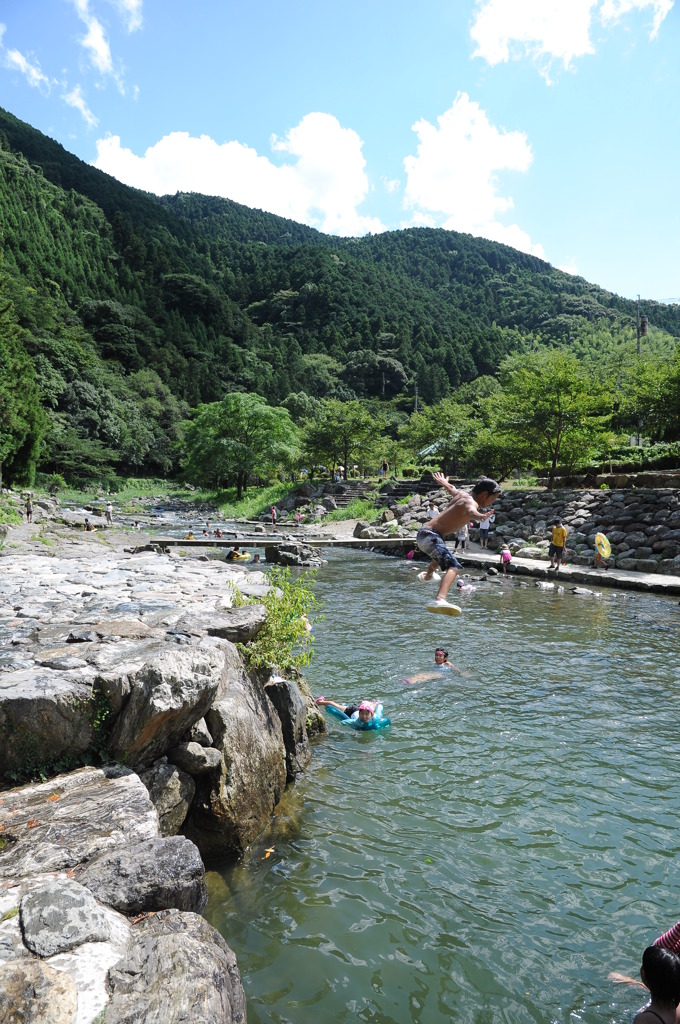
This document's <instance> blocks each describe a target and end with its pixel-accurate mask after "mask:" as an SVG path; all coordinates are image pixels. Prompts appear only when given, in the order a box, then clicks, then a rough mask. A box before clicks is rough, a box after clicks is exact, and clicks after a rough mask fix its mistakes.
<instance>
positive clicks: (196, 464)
mask: <svg viewBox="0 0 680 1024" xmlns="http://www.w3.org/2000/svg"><path fill="white" fill-rule="evenodd" d="M195 413H196V416H195V419H194V420H193V421H192V422H191V423H190V424H189V425H188V427H187V428H186V431H185V437H184V451H185V455H184V459H183V468H184V472H185V475H186V476H188V477H190V478H191V479H192V480H194V481H196V482H197V483H201V484H206V485H208V486H215V487H219V486H223V485H225V484H234V483H235V484H236V497H237V500H240V499H241V497H242V494H243V491H244V490H246V489H247V486H248V482H249V480H250V479H251V477H252V476H253V475H254V474H255V473H257V474H259V475H260V476H266V475H267V474H269V473H271V472H272V471H273V470H275V469H276V468H277V467H278V466H280V465H282V464H283V465H290V464H292V462H293V461H294V460H295V459H296V458H297V457H298V455H299V434H298V430H297V428H296V426H295V424H294V423H293V421H292V420H291V418H290V413H289V412H288V410H287V409H283V408H278V409H274V408H272V407H271V406H270V405H268V404H267V402H266V401H265V400H264V398H261V397H260V396H259V395H245V394H241V393H234V394H230V395H226V396H225V397H224V398H223V399H222V401H221V402H211V403H210V404H209V405H202V406H199V407H198V409H197V410H195Z"/></svg>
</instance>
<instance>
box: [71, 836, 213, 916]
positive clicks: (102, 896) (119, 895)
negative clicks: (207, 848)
mask: <svg viewBox="0 0 680 1024" xmlns="http://www.w3.org/2000/svg"><path fill="white" fill-rule="evenodd" d="M78 880H79V881H80V883H81V885H85V886H87V888H88V889H89V890H90V891H91V892H92V893H94V895H95V896H96V897H97V899H98V900H100V901H101V902H102V903H106V904H108V905H109V906H111V907H114V908H115V909H116V910H119V911H120V912H121V913H123V914H140V913H143V912H145V911H151V910H164V909H167V908H169V907H174V908H175V909H177V910H192V911H196V912H197V913H200V912H201V911H202V910H203V908H204V907H205V905H206V903H207V902H208V891H207V889H206V885H205V869H204V867H203V862H202V861H201V858H200V855H199V852H198V850H197V849H196V847H195V846H194V844H193V843H192V842H191V841H190V840H189V839H186V838H185V836H166V837H164V838H162V839H149V840H147V841H146V842H144V843H139V844H137V845H134V846H132V845H130V844H128V845H125V846H121V847H119V848H118V849H116V850H111V851H110V852H108V853H103V854H101V855H100V856H99V857H95V858H94V860H91V861H90V862H89V863H88V865H87V867H86V868H85V869H84V871H82V873H81V874H80V876H79V879H78Z"/></svg>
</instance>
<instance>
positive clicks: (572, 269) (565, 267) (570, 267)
mask: <svg viewBox="0 0 680 1024" xmlns="http://www.w3.org/2000/svg"><path fill="white" fill-rule="evenodd" d="M557 269H558V270H561V271H563V272H564V273H565V274H573V275H574V276H575V277H579V276H580V275H579V272H578V267H577V266H576V264H575V263H558V265H557Z"/></svg>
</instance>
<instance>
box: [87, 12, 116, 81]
mask: <svg viewBox="0 0 680 1024" xmlns="http://www.w3.org/2000/svg"><path fill="white" fill-rule="evenodd" d="M83 21H84V22H85V25H86V26H87V33H86V34H85V35H84V36H83V37H82V39H80V40H79V42H80V44H81V45H82V46H83V47H84V48H85V49H86V50H87V51H88V53H89V55H90V60H91V62H92V64H93V66H94V67H95V68H96V69H97V71H100V72H101V73H102V74H103V75H110V74H112V72H113V58H112V56H111V47H110V46H109V42H108V40H107V38H106V36H105V35H104V28H103V26H102V24H101V22H100V21H98V19H97V18H95V17H93V16H92V15H87V16H85V17H83Z"/></svg>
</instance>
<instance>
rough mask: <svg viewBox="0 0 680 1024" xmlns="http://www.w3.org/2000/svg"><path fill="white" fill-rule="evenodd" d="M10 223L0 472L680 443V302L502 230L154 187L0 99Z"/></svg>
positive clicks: (515, 464)
mask: <svg viewBox="0 0 680 1024" xmlns="http://www.w3.org/2000/svg"><path fill="white" fill-rule="evenodd" d="M0 229H1V235H0V474H1V477H0V479H1V480H2V482H4V483H5V485H11V486H31V485H32V484H33V482H34V481H35V480H36V474H38V477H37V479H38V482H40V481H41V480H46V479H53V480H62V479H63V480H65V481H68V482H69V483H72V484H79V485H85V484H87V485H89V484H99V485H102V486H105V487H107V488H108V487H115V484H116V481H117V480H119V479H121V478H123V477H126V478H128V477H136V476H145V477H148V476H160V477H165V478H177V479H180V478H182V477H184V478H185V479H187V480H190V481H191V482H194V483H200V484H203V485H205V486H209V487H224V486H235V487H236V488H237V489H238V492H239V494H240V493H241V492H242V490H243V489H245V488H246V487H247V486H248V485H249V484H251V483H253V482H258V481H262V480H267V479H270V478H273V477H282V478H284V477H287V476H292V477H293V478H295V475H296V474H298V473H299V472H300V470H301V468H303V467H304V468H305V469H306V470H308V471H311V472H314V471H315V467H320V466H324V467H327V468H329V469H334V468H335V467H336V466H342V467H343V470H342V471H343V472H348V471H349V470H350V469H351V468H352V467H354V466H357V467H358V471H359V472H363V471H370V472H373V473H375V472H376V471H377V467H378V465H379V464H382V462H384V461H387V462H389V464H390V466H391V467H392V468H394V469H398V468H401V469H402V470H407V471H409V472H417V471H418V470H419V469H420V468H422V467H424V466H428V465H432V466H434V465H436V466H438V467H444V468H445V469H446V470H447V471H453V472H458V473H464V474H466V475H475V474H479V473H482V472H484V473H487V474H490V475H496V476H498V477H499V478H502V477H504V476H506V475H507V474H509V473H510V472H512V471H513V470H520V471H524V470H527V469H530V468H531V467H535V466H547V467H549V468H550V469H551V470H552V471H553V472H554V471H556V469H557V467H558V466H566V467H568V468H569V467H571V468H574V467H577V466H580V467H585V466H588V465H597V464H598V463H602V462H605V461H607V460H611V459H618V460H625V461H628V462H630V461H633V462H636V463H638V464H644V463H645V462H646V461H649V460H650V459H652V458H654V457H656V458H659V457H665V458H666V459H671V460H673V459H676V458H677V457H678V454H679V452H680V448H679V445H678V442H680V357H679V354H678V346H677V339H678V337H680V306H678V305H675V304H672V305H668V304H662V303H658V302H655V301H653V300H651V299H643V300H642V302H641V303H640V304H639V305H638V304H636V303H635V302H632V301H630V300H627V299H624V298H621V297H620V296H617V295H614V294H612V293H611V292H608V291H606V290H604V289H602V288H599V287H598V286H597V285H594V284H589V283H588V282H587V281H585V280H584V279H583V278H580V277H575V276H573V275H569V274H566V273H563V272H561V271H559V270H556V269H554V268H553V267H551V266H550V265H549V264H548V263H545V262H543V261H542V260H539V259H537V258H536V257H533V256H528V255H526V254H524V253H520V252H517V251H515V250H513V249H511V248H509V247H507V246H504V245H501V244H498V243H494V242H490V241H486V240H485V239H482V238H476V237H473V236H471V235H466V234H459V233H456V232H453V231H444V230H440V229H426V228H413V229H408V230H400V231H392V232H386V233H384V234H380V235H369V236H367V237H363V238H338V237H334V236H328V235H323V234H321V233H319V232H318V231H315V230H313V229H311V228H307V227H305V226H304V225H301V224H297V223H295V222H293V221H289V220H285V219H283V218H281V217H277V216H274V215H272V214H268V213H264V212H262V211H259V210H252V209H248V208H247V207H244V206H240V205H238V204H236V203H234V202H231V201H229V200H225V199H218V198H214V197H209V196H203V195H196V194H177V195H174V196H164V197H162V198H158V197H156V196H153V195H149V194H147V193H144V192H141V191H138V190H135V189H132V188H129V187H127V186H125V185H122V184H120V183H119V182H117V181H116V180H115V179H113V178H111V177H110V176H108V175H106V174H104V173H102V172H101V171H98V170H96V169H95V168H93V167H90V166H89V165H87V164H85V163H83V162H82V161H80V160H78V159H77V158H76V157H74V156H72V155H71V154H69V153H68V152H67V151H66V150H65V149H63V148H62V147H61V146H60V145H59V144H58V143H56V142H54V141H53V140H51V139H49V138H47V137H46V136H44V135H42V134H41V133H39V132H38V131H36V130H35V129H33V128H31V126H30V125H27V124H25V123H23V122H21V121H19V120H17V119H16V118H15V117H13V116H12V115H11V114H10V113H9V112H7V111H4V110H1V109H0ZM645 318H646V319H645ZM647 324H648V329H647ZM638 348H639V350H640V352H639V354H638ZM631 440H634V441H635V442H636V443H635V445H634V446H631ZM638 442H639V443H638Z"/></svg>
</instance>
